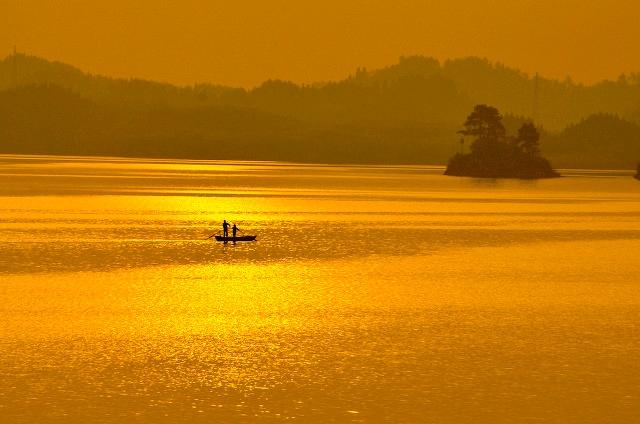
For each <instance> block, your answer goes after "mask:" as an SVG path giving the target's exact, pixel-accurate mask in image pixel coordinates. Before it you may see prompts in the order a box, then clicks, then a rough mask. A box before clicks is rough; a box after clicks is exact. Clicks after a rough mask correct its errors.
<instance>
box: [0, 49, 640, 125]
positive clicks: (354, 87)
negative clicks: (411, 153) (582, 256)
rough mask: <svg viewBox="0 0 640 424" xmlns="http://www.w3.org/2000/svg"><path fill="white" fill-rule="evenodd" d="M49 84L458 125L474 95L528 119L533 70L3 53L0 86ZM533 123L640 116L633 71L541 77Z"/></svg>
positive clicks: (319, 118)
mask: <svg viewBox="0 0 640 424" xmlns="http://www.w3.org/2000/svg"><path fill="white" fill-rule="evenodd" d="M49 83H53V84H56V85H59V86H60V87H64V88H68V89H70V90H72V91H73V92H75V93H78V94H80V95H82V96H85V97H87V98H88V99H91V100H93V101H95V102H97V103H101V104H112V105H114V104H115V105H121V104H126V105H129V106H130V107H138V108H140V107H157V106H163V107H175V108H178V107H187V108H193V107H200V106H233V107H249V108H256V109H259V110H263V111H265V112H268V113H274V114H279V115H283V116H288V117H292V118H296V119H300V120H305V121H311V122H355V121H360V122H366V121H378V122H379V121H381V120H385V121H392V122H399V121H412V122H423V123H448V124H453V123H455V124H459V123H460V122H462V120H464V116H465V113H466V112H467V111H468V110H469V109H470V108H471V107H473V105H475V104H491V105H494V106H495V107H497V108H499V109H500V110H502V111H503V113H505V115H517V116H524V117H528V118H531V117H532V116H531V115H532V109H533V99H534V86H535V78H534V77H532V76H530V75H526V74H524V73H523V72H520V71H518V70H516V69H513V68H509V67H506V66H503V65H501V64H492V63H490V62H488V61H487V60H484V59H479V58H474V57H470V58H465V59H456V60H450V61H446V62H444V63H439V62H438V61H437V60H435V59H432V58H427V57H422V56H412V57H403V58H401V59H400V61H399V62H398V63H397V64H395V65H392V66H389V67H387V68H384V69H379V70H374V71H367V70H364V69H359V70H358V71H357V72H356V73H355V74H354V75H351V76H349V77H347V78H345V79H344V80H342V81H337V82H328V83H317V84H313V85H305V86H300V85H296V84H293V83H290V82H284V81H266V82H265V83H263V84H262V85H260V86H258V87H256V88H253V89H251V90H245V89H242V88H233V87H224V86H218V85H211V84H200V85H195V86H189V87H177V86H174V85H170V84H164V83H157V82H152V81H144V80H138V79H131V80H124V79H113V78H107V77H102V76H96V75H90V74H86V73H83V72H82V71H80V70H78V69H76V68H74V67H72V66H69V65H66V64H62V63H58V62H50V61H47V60H44V59H41V58H37V57H33V56H26V55H22V54H18V55H15V56H14V55H12V56H9V57H7V58H5V59H4V60H2V61H0V90H2V89H6V88H10V87H14V86H16V85H18V86H24V85H33V84H49ZM538 93H539V100H538V104H539V108H538V109H539V111H538V115H539V116H540V119H539V122H538V123H539V124H541V125H542V126H543V127H545V128H547V129H548V130H551V131H557V130H561V129H563V128H564V127H566V126H567V125H570V124H572V123H575V122H578V121H579V120H580V119H583V118H585V117H587V116H589V115H592V114H596V113H612V114H617V115H619V116H620V117H622V118H624V119H627V120H632V121H633V120H635V121H640V74H634V75H631V76H621V77H620V78H619V79H618V80H617V81H603V82H601V83H598V84H595V85H592V86H583V85H580V84H575V83H572V82H571V81H569V80H567V81H557V80H553V79H547V78H539V79H538Z"/></svg>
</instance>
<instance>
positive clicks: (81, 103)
mask: <svg viewBox="0 0 640 424" xmlns="http://www.w3.org/2000/svg"><path fill="white" fill-rule="evenodd" d="M535 84H536V83H535V79H534V78H533V77H532V76H529V75H526V74H524V73H522V72H520V71H517V70H515V69H512V68H508V67H505V66H503V65H500V64H492V63H490V62H488V61H486V60H483V59H478V58H466V59H458V60H451V61H447V62H444V63H440V62H438V61H437V60H435V59H431V58H426V57H421V56H413V57H406V58H401V60H400V61H399V62H398V63H397V64H395V65H392V66H389V67H387V68H383V69H379V70H373V71H367V70H364V69H359V70H358V71H357V72H355V73H354V74H353V75H351V76H349V77H347V78H345V79H344V80H342V81H336V82H325V83H317V84H312V85H296V84H293V83H290V82H286V81H266V82H265V83H263V84H261V85H260V86H258V87H255V88H253V89H250V90H247V89H243V88H235V87H224V86H217V85H211V84H200V85H195V86H188V87H179V86H174V85H171V84H165V83H158V82H152V81H144V80H137V79H114V78H108V77H103V76H98V75H90V74H87V73H84V72H82V71H80V70H78V69H76V68H74V67H72V66H69V65H66V64H62V63H58V62H50V61H47V60H44V59H41V58H37V57H33V56H27V55H22V54H18V55H12V56H9V57H7V58H5V59H4V60H2V61H0V113H1V114H0V124H1V126H0V137H2V138H0V152H9V151H10V152H16V153H27V152H31V153H66V154H123V155H128V156H137V155H157V156H177V157H208V158H234V159H276V160H305V161H313V162H376V163H399V162H401V163H430V164H435V163H445V162H446V161H447V159H448V158H449V157H450V156H451V155H452V154H453V153H454V152H455V151H456V150H457V148H458V136H457V135H456V131H457V130H458V129H459V128H460V125H461V124H462V122H463V121H464V118H465V116H466V114H467V112H468V110H470V109H471V108H472V107H473V105H474V104H477V103H486V104H491V105H494V106H496V107H498V108H499V109H500V110H502V111H503V112H504V113H505V120H504V123H505V127H507V130H509V131H513V130H514V129H516V128H517V127H519V126H520V125H521V124H522V122H524V121H526V120H527V119H530V117H531V114H532V105H533V93H534V86H535ZM537 84H538V87H539V88H538V91H539V105H540V107H539V115H540V117H541V122H542V127H543V129H544V131H543V134H542V141H543V146H544V150H545V152H544V153H545V155H546V156H547V157H549V159H550V160H552V162H553V163H554V164H556V165H557V166H576V167H580V166H625V167H626V166H628V165H627V162H628V160H629V158H630V157H632V156H633V155H636V147H635V146H636V144H634V143H636V141H635V140H636V139H635V138H634V136H633V135H632V133H633V132H632V131H631V132H629V133H627V130H625V129H624V128H623V127H624V125H618V123H617V121H615V120H609V121H607V122H603V123H601V124H600V127H599V128H600V129H599V132H598V133H597V134H599V135H598V136H597V137H599V138H597V139H594V137H595V136H593V135H592V134H591V135H590V134H587V132H586V131H588V130H585V132H582V133H580V132H579V130H578V129H579V128H580V127H581V126H584V125H588V123H584V122H582V120H586V119H588V117H589V116H592V115H595V116H601V115H603V116H604V115H606V114H609V115H615V116H617V117H618V118H617V119H618V120H619V121H620V122H624V123H626V124H628V125H630V126H634V125H636V126H637V124H636V123H637V122H640V76H639V75H637V74H636V75H632V76H627V77H621V78H620V79H618V80H617V81H605V82H602V83H599V84H596V85H593V86H583V85H579V84H574V83H572V82H570V81H556V80H551V79H545V78H539V79H538V82H537ZM607 126H608V127H607ZM565 127H569V128H567V129H566V130H565ZM571 128H575V129H573V130H571ZM606 128H609V129H608V130H607V129H606ZM617 134H620V136H618V135H617ZM630 134H631V135H630ZM581 143H582V144H583V145H584V146H592V147H589V148H588V149H587V150H585V151H583V152H581V153H579V154H578V153H575V152H571V151H570V150H571V148H573V147H576V148H578V147H579V146H580V145H582V144H581ZM608 143H610V144H611V146H612V149H611V150H610V152H609V153H607V152H606V150H607V148H606V146H607V145H608ZM594 146H599V147H597V148H596V147H594ZM599 149H600V150H599ZM574 153H575V154H574ZM605 153H606V154H605ZM556 156H557V157H558V158H560V159H561V160H560V161H557V160H556ZM637 156H638V158H640V155H637ZM634 159H637V158H634ZM616 164H617V165H616Z"/></svg>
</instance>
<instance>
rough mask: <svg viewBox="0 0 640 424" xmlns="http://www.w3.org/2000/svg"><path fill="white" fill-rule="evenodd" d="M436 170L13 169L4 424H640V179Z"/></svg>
mask: <svg viewBox="0 0 640 424" xmlns="http://www.w3.org/2000/svg"><path fill="white" fill-rule="evenodd" d="M441 172H442V170H441V169H438V168H429V167H347V166H311V165H292V164H281V163H237V162H194V161H159V160H148V161H140V160H137V161H136V160H122V159H89V158H61V157H19V156H2V157H0V321H1V323H2V325H1V327H0V422H3V423H5V422H7V423H14V422H15V423H21V422H36V423H51V422H60V423H67V422H71V423H87V422H153V423H159V422H207V423H209V422H211V423H213V422H234V423H235V422H285V421H298V422H305V423H307V422H317V423H327V422H391V423H410V422H416V423H417V422H433V423H503V422H504V423H507V422H509V423H527V422H554V423H555V422H557V423H605V422H607V423H608V422H611V423H613V422H616V423H618V422H620V423H627V422H628V423H631V422H639V421H640V360H639V358H640V260H639V258H638V257H639V255H638V254H639V253H640V183H638V182H637V181H635V180H633V179H632V178H630V176H629V175H628V174H625V173H615V172H586V171H585V172H572V173H569V174H568V176H567V177H565V178H561V179H554V180H546V181H484V180H474V179H465V178H451V177H444V176H441V175H440V174H441ZM225 218H226V219H228V220H230V221H232V222H237V223H238V225H239V226H240V228H241V229H242V230H244V232H245V233H247V234H256V235H257V236H258V241H257V242H256V243H251V244H237V245H233V244H228V245H222V244H217V243H215V242H213V241H211V240H204V239H205V238H206V237H208V236H209V235H211V234H212V233H214V232H216V231H218V228H217V227H218V226H219V224H220V223H221V221H222V219H225Z"/></svg>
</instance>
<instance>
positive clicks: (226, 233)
mask: <svg viewBox="0 0 640 424" xmlns="http://www.w3.org/2000/svg"><path fill="white" fill-rule="evenodd" d="M222 236H223V237H229V223H228V222H227V220H226V219H225V220H224V221H222Z"/></svg>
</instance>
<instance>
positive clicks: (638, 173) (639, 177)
mask: <svg viewBox="0 0 640 424" xmlns="http://www.w3.org/2000/svg"><path fill="white" fill-rule="evenodd" d="M634 178H635V179H636V180H640V163H639V164H638V170H637V171H636V175H634Z"/></svg>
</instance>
